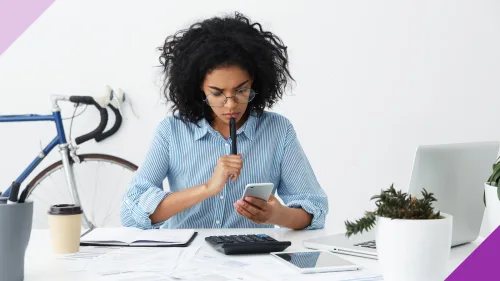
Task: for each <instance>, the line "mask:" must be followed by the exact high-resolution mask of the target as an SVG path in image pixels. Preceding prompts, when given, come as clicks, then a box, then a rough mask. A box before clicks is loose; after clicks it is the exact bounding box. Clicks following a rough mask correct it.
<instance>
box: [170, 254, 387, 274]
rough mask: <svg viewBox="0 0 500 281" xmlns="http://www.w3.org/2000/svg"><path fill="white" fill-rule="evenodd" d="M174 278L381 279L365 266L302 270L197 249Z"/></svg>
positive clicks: (273, 261)
mask: <svg viewBox="0 0 500 281" xmlns="http://www.w3.org/2000/svg"><path fill="white" fill-rule="evenodd" d="M170 276H171V277H173V278H175V279H177V280H186V281H195V280H227V281H229V280H235V281H251V280H258V281H302V280H304V281H306V280H307V281H309V280H313V281H314V280H318V281H323V280H324V281H380V280H383V279H382V278H381V276H380V274H378V273H374V272H369V271H368V270H357V271H344V272H326V273H311V274H302V273H300V272H298V271H296V270H294V269H293V268H290V267H288V266H287V265H285V264H282V263H281V262H279V261H277V260H276V259H275V258H273V257H271V256H269V255H247V256H225V255H223V254H220V253H214V252H213V251H207V250H200V251H199V252H198V253H197V254H196V256H195V257H193V259H192V260H191V261H190V262H187V263H184V264H182V266H180V267H178V268H177V269H176V270H175V271H174V272H173V273H172V274H171V275H170Z"/></svg>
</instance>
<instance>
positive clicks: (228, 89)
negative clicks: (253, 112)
mask: <svg viewBox="0 0 500 281" xmlns="http://www.w3.org/2000/svg"><path fill="white" fill-rule="evenodd" d="M252 82H253V81H252V79H251V77H250V75H249V74H248V72H247V71H246V70H244V69H242V68H240V67H238V66H226V67H220V68H217V69H214V70H213V71H211V72H209V73H207V75H206V76H205V80H204V81H203V85H202V91H203V92H204V93H205V96H206V97H207V100H208V102H209V104H210V105H211V108H212V110H213V112H214V114H215V116H214V118H215V122H217V123H220V122H223V123H227V124H229V121H230V119H231V118H233V117H234V118H235V119H236V122H237V123H238V121H240V120H241V118H242V117H243V116H244V113H245V111H246V109H247V106H248V104H247V103H237V102H236V101H235V99H234V98H232V97H234V96H235V95H237V96H238V97H237V99H239V100H240V102H241V101H243V100H244V97H245V94H244V93H245V91H246V89H248V90H249V89H251V87H252ZM224 96H225V97H227V100H226V102H225V103H224V100H225V97H224ZM242 97H243V98H242Z"/></svg>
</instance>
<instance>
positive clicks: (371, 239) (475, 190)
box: [303, 141, 500, 259]
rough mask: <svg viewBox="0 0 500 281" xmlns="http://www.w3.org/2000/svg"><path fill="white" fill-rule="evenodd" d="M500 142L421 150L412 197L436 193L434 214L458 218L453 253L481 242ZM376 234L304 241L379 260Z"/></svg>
mask: <svg viewBox="0 0 500 281" xmlns="http://www.w3.org/2000/svg"><path fill="white" fill-rule="evenodd" d="M499 148H500V142H497V141H492V142H473V143H459V144H439V145H421V146H419V147H418V148H417V151H416V154H415V159H414V163H413V171H412V173H411V178H410V185H409V188H408V190H407V193H408V194H411V195H412V196H417V197H418V198H422V193H421V191H422V188H424V187H425V189H426V190H427V191H428V192H432V193H434V195H435V197H436V199H437V200H438V201H437V202H433V206H434V209H435V210H439V211H441V212H444V213H448V214H451V215H452V216H453V229H452V243H451V245H452V247H455V246H458V245H462V244H466V243H469V242H471V241H474V240H476V239H477V237H478V236H479V232H480V230H481V223H482V221H483V215H484V210H485V206H484V203H483V191H484V183H485V182H486V181H487V179H488V177H489V176H490V174H491V169H492V165H493V163H495V161H496V159H497V157H498V152H499ZM375 229H376V226H375V228H372V230H371V231H369V232H363V233H362V234H356V235H352V236H351V237H350V238H347V237H346V236H345V234H344V233H339V234H334V235H328V236H324V237H319V238H315V239H309V240H304V241H303V245H304V247H306V248H310V249H318V250H329V251H332V252H335V253H339V254H346V255H353V256H358V257H365V258H372V259H377V249H376V243H375Z"/></svg>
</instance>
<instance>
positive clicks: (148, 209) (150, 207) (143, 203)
mask: <svg viewBox="0 0 500 281" xmlns="http://www.w3.org/2000/svg"><path fill="white" fill-rule="evenodd" d="M170 193H172V192H170V191H163V190H161V189H159V188H149V189H148V190H146V191H145V192H144V193H143V194H142V195H141V196H140V197H139V201H138V203H137V205H136V206H133V205H134V202H133V201H132V200H130V199H125V203H126V204H127V205H129V208H128V209H129V210H130V212H131V215H132V217H133V218H134V220H135V222H136V223H137V225H138V226H139V227H140V228H143V229H149V228H160V226H161V225H162V224H164V223H165V222H166V221H167V220H164V221H160V222H157V223H155V224H152V222H151V219H150V218H149V216H150V215H151V214H152V213H153V212H154V211H155V210H156V208H157V207H158V205H159V204H160V203H161V202H162V201H163V199H165V197H167V196H168V195H169V194H170Z"/></svg>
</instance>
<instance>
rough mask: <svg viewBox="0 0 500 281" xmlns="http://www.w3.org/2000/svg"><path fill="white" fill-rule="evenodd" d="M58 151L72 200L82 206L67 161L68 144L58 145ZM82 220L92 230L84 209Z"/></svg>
mask: <svg viewBox="0 0 500 281" xmlns="http://www.w3.org/2000/svg"><path fill="white" fill-rule="evenodd" d="M59 148H60V150H59V152H60V153H61V159H62V163H63V167H64V172H65V174H66V181H67V184H68V187H69V192H70V194H71V197H72V198H73V202H74V203H75V204H77V205H79V206H81V207H82V209H83V206H82V204H81V202H80V197H79V196H78V190H77V186H76V181H75V173H74V170H73V165H72V164H71V163H70V161H69V153H68V152H69V149H68V144H61V145H59ZM82 215H83V222H84V224H85V225H86V226H87V227H88V228H89V230H92V229H94V228H95V226H94V224H92V222H91V221H90V220H89V219H88V218H87V216H86V214H85V210H83V214H82Z"/></svg>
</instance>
